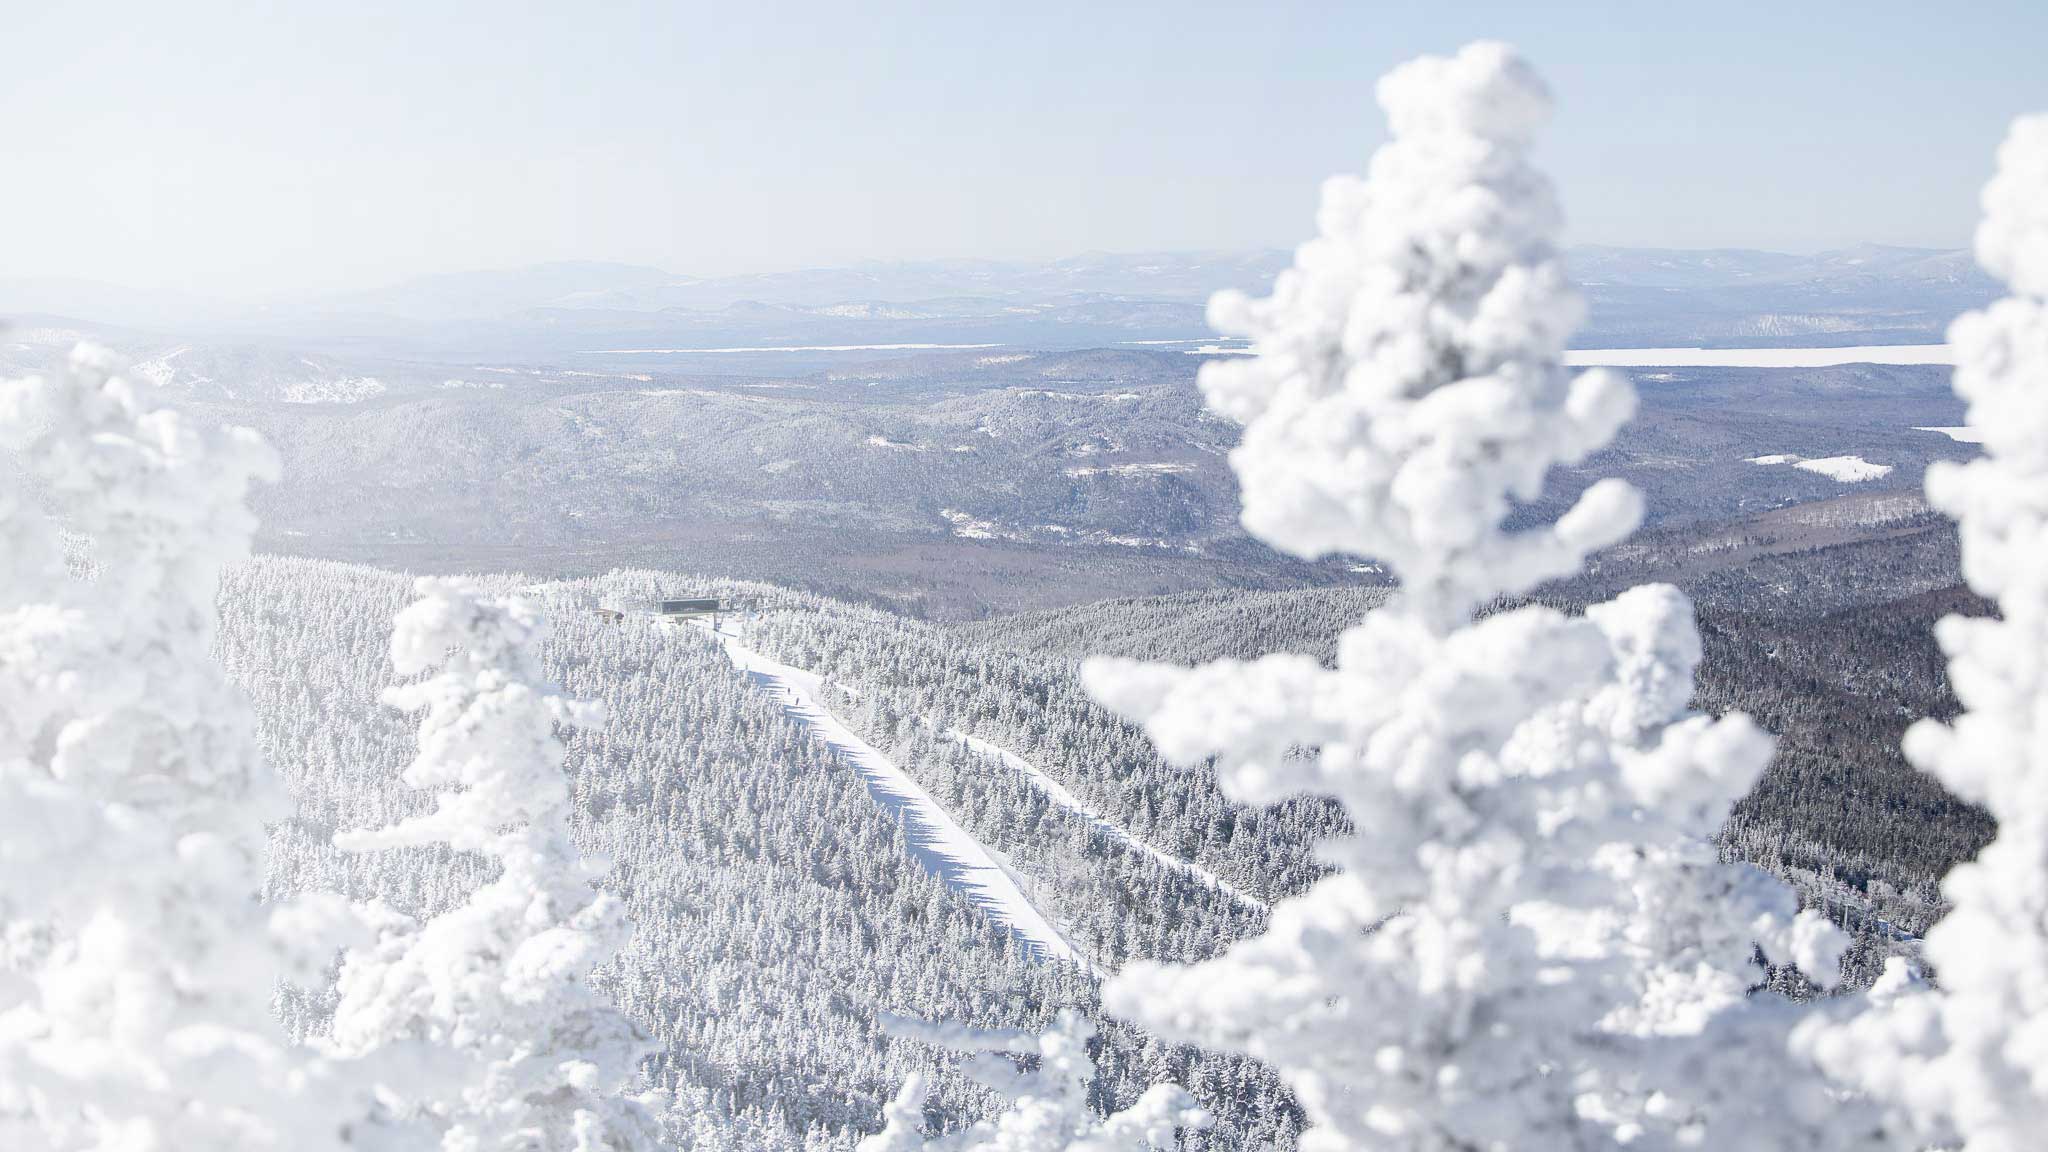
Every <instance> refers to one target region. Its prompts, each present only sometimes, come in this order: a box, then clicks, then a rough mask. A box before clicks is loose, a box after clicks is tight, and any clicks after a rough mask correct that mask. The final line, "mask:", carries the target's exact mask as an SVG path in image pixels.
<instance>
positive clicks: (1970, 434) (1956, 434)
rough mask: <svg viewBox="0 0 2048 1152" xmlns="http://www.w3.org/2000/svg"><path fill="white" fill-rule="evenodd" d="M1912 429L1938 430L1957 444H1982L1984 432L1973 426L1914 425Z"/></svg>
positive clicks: (1919, 430)
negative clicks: (1924, 426)
mask: <svg viewBox="0 0 2048 1152" xmlns="http://www.w3.org/2000/svg"><path fill="white" fill-rule="evenodd" d="M1913 431H1915V432H1939V433H1941V434H1942V435H1943V436H1946V437H1948V438H1949V439H1951V440H1953V441H1955V442H1956V443H1958V444H1982V443H1983V442H1984V434H1983V433H1982V432H1979V431H1977V430H1976V429H1975V428H1970V427H1959V428H1919V427H1916V428H1914V429H1913Z"/></svg>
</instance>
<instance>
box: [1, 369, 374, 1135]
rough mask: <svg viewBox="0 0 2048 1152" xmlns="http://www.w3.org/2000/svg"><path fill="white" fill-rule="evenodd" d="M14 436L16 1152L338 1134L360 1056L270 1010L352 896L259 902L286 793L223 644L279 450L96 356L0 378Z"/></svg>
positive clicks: (4, 652)
mask: <svg viewBox="0 0 2048 1152" xmlns="http://www.w3.org/2000/svg"><path fill="white" fill-rule="evenodd" d="M0 437H4V440H5V442H6V447H8V448H9V449H11V450H13V452H14V453H15V454H16V456H17V458H18V459H19V460H20V461H21V464H22V469H23V472H24V473H25V475H23V476H22V477H21V481H22V482H21V483H19V484H17V482H16V480H15V475H16V474H15V473H14V472H13V471H12V470H11V469H9V470H7V471H0V920H4V922H5V927H6V934H5V943H4V945H0V1148H7V1149H24V1150H26V1149H44V1148H50V1149H71V1148H94V1149H110V1150H111V1149H121V1150H130V1149H132V1150H135V1152H149V1150H156V1149H165V1150H168V1149H181V1150H182V1149H208V1150H220V1152H229V1150H235V1149H292V1150H293V1152H301V1150H305V1152H311V1150H315V1149H331V1148H341V1147H344V1146H346V1144H345V1140H344V1137H343V1135H342V1134H343V1132H344V1129H345V1124H346V1121H347V1120H348V1119H349V1117H350V1116H351V1115H352V1114H353V1113H356V1112H358V1111H360V1110H361V1108H362V1107H363V1106H364V1105H365V1104H366V1101H367V1096H366V1090H367V1086H366V1085H365V1084H364V1083H363V1082H362V1081H360V1080H358V1079H355V1078H353V1077H352V1076H351V1075H348V1074H347V1073H352V1072H355V1071H359V1070H358V1069H350V1068H338V1067H336V1066H335V1065H333V1064H332V1063H330V1062H327V1061H324V1060H322V1059H320V1058H319V1057H317V1056H316V1054H314V1053H312V1052H310V1051H306V1050H303V1049H296V1048H293V1047H291V1046H289V1045H287V1043H286V1041H285V1035H284V1033H283V1031H282V1030H281V1029H280V1028H279V1027H278V1024H277V1021H276V1018H275V1016H274V1014H273V1012H272V1010H271V996H272V991H273V987H274V983H275V981H276V980H277V979H278V978H279V977H281V976H284V975H286V974H288V973H294V972H295V973H297V974H299V975H307V974H311V973H316V972H318V970H319V969H320V968H321V967H322V966H324V964H325V963H326V962H327V959H328V956H329V955H330V954H331V952H332V947H333V945H332V938H331V937H330V936H329V935H328V934H327V933H326V932H325V931H324V930H323V925H326V924H329V923H331V922H332V920H333V919H334V914H335V912H336V911H337V909H336V908H335V907H334V903H333V902H322V901H318V900H313V901H305V902H300V903H298V904H286V905H273V906H271V907H268V908H266V907H265V906H263V905H262V904H260V903H258V902H257V899H256V897H257V894H258V891H259V890H260V888H261V885H262V877H263V869H262V852H263V840H264V831H263V824H264V821H265V820H267V819H275V818H278V817H280V816H282V815H285V813H284V812H283V811H282V798H283V794H282V791H281V790H280V789H279V788H278V786H277V781H276V779H275V777H274V775H273V774H272V772H271V771H270V769H269V766H268V765H266V764H264V763H263V760H262V757H261V755H260V754H259V753H258V751H257V748H256V743H255V739H254V721H253V718H252V716H251V714H250V709H249V706H248V704H247V702H246V701H245V700H244V699H243V698H242V697H241V695H240V693H239V692H237V691H236V690H235V689H234V688H233V687H232V686H230V684H229V683H228V680H227V677H226V675H225V674H224V673H223V672H222V670H221V668H220V666H219V665H218V664H217V663H216V662H215V661H214V660H213V659H212V656H211V654H210V648H211V646H212V642H213V635H214V628H215V623H216V620H217V614H216V610H215V607H214V598H215V594H216V592H217V590H218V588H219V581H220V569H221V566H222V565H223V564H224V563H226V562H229V561H232V560H236V559H239V558H241V557H243V556H245V555H246V554H247V552H248V547H249V536H250V533H251V532H252V531H253V529H254V528H255V518H254V517H252V516H251V515H250V514H249V512H248V510H247V508H246V506H245V504H244V497H245V494H246V492H247V490H248V488H249V486H250V485H251V483H253V482H255V481H256V480H259V479H262V478H264V477H267V476H269V475H270V474H271V473H272V472H273V471H274V469H275V462H274V458H273V457H272V455H271V453H270V451H269V450H268V449H267V448H265V447H264V446H263V444H262V443H261V442H260V441H258V440H257V439H256V438H255V436H254V435H253V434H251V433H248V432H246V431H240V430H225V431H216V432H211V433H209V432H204V431H201V430H199V429H197V428H194V427H192V426H191V425H190V424H188V423H186V422H185V421H183V420H181V419H179V417H178V416H177V415H176V414H175V413H171V412H151V411H145V410H144V409H143V408H142V407H141V405H140V404H138V402H137V400H136V395H135V392H134V390H133V389H131V388H130V387H129V385H128V384H127V382H125V381H124V380H122V379H121V378H120V377H119V376H117V375H115V374H114V373H113V371H112V369H111V367H110V362H109V360H108V359H107V357H105V356H104V355H102V354H100V353H97V352H94V351H92V350H90V349H83V348H82V349H80V350H79V351H78V352H77V353H76V354H74V356H73V358H72V362H71V365H70V367H69V370H68V372H67V373H65V374H64V375H61V376H58V377H56V378H52V379H30V380H17V381H7V382H0ZM46 510H47V511H46ZM66 534H68V535H66ZM81 542H85V544H86V546H87V547H89V549H90V552H89V556H86V557H82V558H81V557H79V556H77V555H75V554H74V555H72V556H70V557H69V558H68V559H69V564H68V565H67V555H66V551H67V545H68V546H70V547H71V548H72V550H73V551H74V552H75V550H76V548H77V546H78V545H79V544H80V543H81ZM71 567H83V568H86V569H88V570H89V574H90V575H91V577H92V579H91V580H90V581H87V580H83V579H80V578H78V575H77V574H74V572H73V571H71V570H70V568H71ZM292 945H298V946H299V947H298V948H294V947H292Z"/></svg>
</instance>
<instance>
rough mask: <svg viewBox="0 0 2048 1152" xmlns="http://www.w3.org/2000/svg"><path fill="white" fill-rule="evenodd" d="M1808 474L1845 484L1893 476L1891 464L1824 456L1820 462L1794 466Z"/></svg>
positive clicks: (1858, 458)
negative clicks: (1812, 473) (1814, 473)
mask: <svg viewBox="0 0 2048 1152" xmlns="http://www.w3.org/2000/svg"><path fill="white" fill-rule="evenodd" d="M1792 466H1793V467H1794V468H1802V469H1805V470H1806V471H1808V472H1818V473H1820V474H1821V475H1823V476H1826V477H1827V478H1828V479H1830V480H1840V481H1841V482H1843V483H1844V484H1856V483H1860V482H1862V481H1864V480H1875V479H1877V478H1878V477H1880V476H1888V475H1890V474H1891V470H1892V466H1891V465H1889V464H1872V463H1871V462H1870V461H1868V460H1865V459H1864V458H1863V457H1861V456H1823V457H1821V458H1820V459H1818V460H1801V461H1800V462H1798V463H1797V464H1794V465H1792Z"/></svg>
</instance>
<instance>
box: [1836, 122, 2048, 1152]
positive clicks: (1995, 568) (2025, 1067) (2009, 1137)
mask: <svg viewBox="0 0 2048 1152" xmlns="http://www.w3.org/2000/svg"><path fill="white" fill-rule="evenodd" d="M1977 259H1978V261H1979V263H1981V264H1982V265H1983V266H1984V267H1985V269H1986V270H1988V271H1990V272H1991V273H1993V274H1994V275H1998V276H2001V277H2003V278H2004V279H2005V280H2006V281H2007V282H2008V283H2009V284H2010V285H2011V288H2012V295H2011V296H2009V297H2007V298H2006V299H2003V300H2000V301H1998V302H1997V303H1995V304H1993V305H1992V306H1991V307H1990V308H1988V309H1986V310H1984V311H1982V312H1974V313H1970V314H1967V315H1965V316H1963V317H1962V318H1960V319H1958V320H1957V321H1956V322H1955V325H1954V326H1953V327H1952V328H1950V330H1949V342H1950V343H1951V344H1952V345H1954V347H1955V350H1956V370H1955V389H1956V392H1957V393H1958V394H1959V395H1961V396H1962V397H1963V398H1964V399H1965V400H1966V401H1968V402H1969V415H1968V423H1969V426H1970V427H1971V429H1973V430H1974V431H1975V432H1976V433H1977V434H1978V435H1979V436H1981V437H1982V443H1983V446H1984V456H1983V457H1982V458H1980V459H1978V460H1974V461H1972V462H1970V463H1968V464H1961V465H1958V464H1950V463H1938V464H1934V465H1930V466H1929V467H1928V470H1927V496H1928V500H1929V501H1930V502H1931V503H1932V504H1933V505H1934V506H1935V507H1937V508H1940V509H1941V510H1943V511H1945V512H1947V513H1949V514H1950V515H1952V516H1954V517H1955V518H1956V519H1957V521H1958V522H1959V523H1960V525H1961V532H1962V567H1963V577H1964V579H1965V580H1967V581H1968V583H1969V585H1970V587H1971V588H1972V589H1973V590H1975V591H1976V592H1977V593H1979V594H1980V595H1983V596H1986V597H1989V598H1991V599H1994V600H1996V601H1997V602H1998V607H1999V612H2000V618H1999V619H1965V618H1961V617H1949V618H1948V619H1945V620H1943V621H1942V622H1941V624H1940V625H1939V627H1938V629H1937V631H1936V636H1937V638H1938V639H1939V640H1940V641H1941V646H1942V649H1943V651H1944V652H1946V653H1947V654H1948V657H1949V677H1950V681H1951V683H1953V685H1954V687H1955V693H1956V697H1957V699H1958V700H1960V701H1961V702H1962V704H1963V706H1964V708H1965V711H1964V712H1963V713H1962V715H1961V716H1959V717H1958V718H1957V719H1956V720H1955V722H1954V723H1953V725H1943V724H1940V723H1938V722H1935V721H1932V720H1922V721H1920V722H1919V723H1917V724H1915V725H1914V726H1913V727H1912V728H1911V729H1909V730H1908V731H1907V733H1906V740H1905V752H1906V755H1907V758H1908V759H1910V760H1911V761H1912V762H1913V763H1914V764H1915V765H1917V766H1918V767H1919V768H1920V769H1921V770H1922V771H1925V772H1928V773H1931V774H1932V775H1934V776H1935V777H1936V778H1938V779H1939V780H1940V781H1941V782H1942V783H1943V784H1944V785H1946V786H1947V787H1948V788H1949V789H1950V790H1952V791H1954V792H1955V793H1956V794H1957V795H1958V796H1961V797H1963V798H1964V799H1966V800H1969V801H1971V802H1973V803H1976V804H1979V805H1982V806H1983V807H1984V809H1985V810H1986V811H1988V812H1989V813H1990V814H1991V815H1992V816H1993V817H1994V818H1995V819H1996V820H1997V821H1998V836H1997V838H1996V839H1995V840H1993V841H1992V842H1991V843H1990V844H1989V845H1987V846H1986V847H1985V848H1984V849H1983V851H1981V852H1980V853H1978V855H1977V858H1976V859H1975V860H1973V861H1971V862H1968V863H1964V864H1959V865H1957V866H1956V867H1955V869H1954V870H1953V871H1951V872H1950V873H1949V874H1948V877H1947V878H1946V879H1945V880H1944V881H1943V883H1942V892H1943V894H1944V895H1945V896H1946V897H1947V898H1948V900H1949V902H1950V905H1951V909H1950V911H1949V913H1948V915H1947V916H1945V917H1944V918H1943V919H1942V920H1941V921H1940V922H1939V923H1937V924H1936V925H1935V926H1934V927H1933V928H1932V929H1931V930H1930V931H1929V932H1928V934H1927V941H1926V947H1925V953H1924V954H1925V956H1926V957H1927V959H1928V960H1930V961H1932V963H1933V965H1934V969H1935V971H1936V973H1937V974H1938V975H1939V977H1940V981H1941V987H1940V988H1939V989H1931V988H1928V987H1927V986H1925V985H1924V984H1918V983H1916V982H1915V981H1913V980H1912V979H1911V978H1910V976H1909V973H1908V971H1907V970H1906V968H1905V966H1904V964H1903V962H1901V961H1898V960H1894V961H1893V962H1892V965H1891V967H1890V968H1888V970H1887V972H1886V975H1885V978H1884V979H1883V980H1881V981H1880V983H1879V986H1878V988H1877V989H1875V990H1873V995H1872V997H1871V1003H1870V1004H1869V1006H1868V1008H1867V1009H1866V1010H1864V1011H1862V1012H1861V1013H1859V1014H1857V1015H1854V1016H1851V1017H1848V1018H1846V1019H1843V1020H1840V1021H1837V1022H1831V1023H1826V1024H1823V1023H1821V1022H1815V1023H1814V1024H1813V1025H1811V1026H1809V1027H1808V1028H1807V1029H1805V1030H1804V1031H1803V1032H1802V1034H1801V1037H1800V1039H1801V1041H1802V1043H1803V1045H1804V1046H1805V1047H1806V1048H1807V1049H1808V1050H1809V1051H1810V1052H1811V1053H1812V1054H1813V1056H1814V1057H1815V1058H1816V1059H1817V1060H1819V1061H1820V1063H1821V1064H1822V1065H1823V1066H1825V1067H1826V1068H1828V1069H1829V1070H1830V1071H1832V1072H1834V1073H1836V1074H1837V1075H1839V1076H1841V1077H1842V1078H1843V1079H1844V1080H1846V1081H1848V1082H1850V1083H1852V1084H1855V1085H1857V1086H1858V1087H1860V1088H1862V1089H1865V1090H1867V1091H1868V1092H1870V1093H1871V1094H1872V1095H1873V1096H1874V1097H1876V1098H1877V1100H1879V1101H1881V1102H1882V1103H1883V1104H1885V1105H1886V1106H1888V1107H1891V1108H1892V1109H1894V1110H1895V1111H1896V1112H1897V1113H1898V1114H1899V1115H1900V1116H1901V1117H1902V1118H1903V1119H1904V1121H1905V1122H1906V1123H1907V1124H1908V1125H1910V1127H1911V1128H1912V1129H1914V1130H1915V1132H1916V1133H1917V1135H1918V1136H1919V1138H1921V1139H1922V1140H1943V1141H1958V1142H1960V1145H1961V1147H1963V1148H1964V1149H1967V1150H1968V1152H2010V1150H2013V1149H2022V1148H2033V1147H2038V1146H2039V1145H2040V1143H2041V1138H2042V1137H2041V1134H2042V1132H2043V1131H2048V1000H2044V995H2048V918H2044V909H2048V790H2044V789H2043V787H2042V782H2043V778H2044V774H2048V740H2044V737H2048V663H2044V660H2048V564H2044V562H2048V519H2044V516H2043V510H2044V507H2048V115H2036V116H2030V117H2025V118H2022V119H2020V120H2018V121H2017V122H2015V123H2014V124H2013V126H2012V131H2011V133H2010V135H2008V136H2007V137H2006V140H2005V143H2004V146H2003V147H2001V148H2000V149H1999V153H1998V173H1997V175H1996V176H1995V177H1994V178H1993V179H1992V181H1991V183H1990V184H1989V185H1988V186H1987V187H1986V188H1985V190H1984V221H1983V223H1982V225H1981V226H1980V227H1979V228H1978V231H1977Z"/></svg>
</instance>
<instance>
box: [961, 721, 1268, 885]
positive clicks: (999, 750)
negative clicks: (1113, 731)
mask: <svg viewBox="0 0 2048 1152" xmlns="http://www.w3.org/2000/svg"><path fill="white" fill-rule="evenodd" d="M925 725H926V727H930V726H931V725H930V722H929V721H926V722H925ZM940 736H941V738H942V739H945V740H948V741H951V742H952V743H955V744H959V745H962V746H964V747H965V748H967V750H968V751H970V752H973V753H975V754H976V755H980V756H990V757H994V758H995V759H996V760H998V761H1000V762H1001V763H1002V764H1003V766H1004V767H1006V768H1010V769H1012V770H1013V771H1016V772H1018V773H1020V774H1022V775H1023V777H1024V779H1025V780H1026V781H1027V782H1028V783H1030V784H1031V786H1032V787H1034V788H1036V789H1038V790H1039V791H1040V792H1043V793H1044V794H1045V797H1046V799H1048V800H1050V801H1052V802H1053V803H1055V804H1057V805H1059V806H1060V807H1062V808H1065V809H1066V810H1068V811H1069V812H1072V813H1074V814H1075V815H1077V816H1080V817H1081V818H1082V819H1084V820H1086V821H1088V822H1089V824H1091V825H1093V826H1094V828H1095V830H1096V831H1098V832H1101V833H1102V834H1103V835H1105V836H1108V837H1109V838H1110V839H1112V840H1115V841H1117V842H1118V843H1120V844H1124V845H1127V846H1129V847H1131V848H1133V849H1135V850H1137V851H1139V852H1141V853H1143V854H1145V855H1147V856H1150V857H1151V858H1152V859H1154V860H1156V861H1158V862H1159V863H1161V864H1164V865H1166V866H1167V867H1168V868H1171V869H1173V870H1175V871H1177V872H1185V873H1187V874H1188V875H1190V876H1193V877H1194V878H1195V879H1197V880H1200V881H1201V882H1202V883H1204V884H1207V885H1208V886H1209V887H1211V888H1214V889H1217V890H1218V891H1220V892H1222V893H1224V894H1225V895H1227V896H1229V897H1230V898H1232V899H1233V900H1236V901H1237V902H1239V903H1241V904H1246V905H1249V906H1251V907H1253V908H1257V909H1258V910H1260V911H1261V912H1263V911H1265V910H1266V902H1265V901H1264V900H1261V899H1259V898H1258V897H1256V896H1253V895H1252V894H1250V893H1249V892H1245V891H1243V890H1241V889H1238V888H1234V887H1232V886H1231V884H1230V882H1229V881H1227V880H1225V879H1224V878H1223V877H1221V876H1218V875H1216V874H1215V873H1214V872H1211V871H1209V870H1208V869H1207V868H1204V867H1202V866H1201V865H1200V864H1196V863H1194V862H1193V861H1191V860H1183V859H1181V858H1180V857H1178V856H1175V855H1173V854H1172V853H1170V852H1167V851H1165V850H1163V849H1160V848H1155V847H1153V846H1152V845H1150V844H1147V843H1146V842H1145V841H1143V840H1140V839H1139V838H1138V837H1136V836H1135V835H1132V834H1131V832H1130V830H1129V829H1127V828H1125V827H1124V826H1123V825H1121V824H1117V823H1115V822H1113V821H1110V820H1108V819H1106V818H1104V817H1103V816H1102V815H1101V814H1100V813H1098V812H1096V811H1095V810H1094V809H1093V808H1090V807H1088V806H1087V805H1086V804H1083V803H1082V802H1081V798H1080V797H1079V796H1076V795H1074V794H1073V793H1072V792H1070V791H1068V790H1067V786H1066V785H1064V784H1062V783H1060V782H1059V781H1057V780H1055V779H1053V778H1052V777H1051V776H1048V775H1046V774H1045V772H1044V771H1043V770H1042V769H1040V768H1039V767H1038V766H1037V765H1036V764H1033V763H1031V762H1030V761H1029V760H1026V759H1024V758H1023V757H1022V756H1019V755H1017V754H1016V753H1015V752H1012V751H1010V750H1009V749H1007V748H1004V747H1002V746H1001V745H998V744H994V743H991V742H989V741H987V740H983V739H982V738H980V737H979V736H970V735H968V734H967V733H965V732H962V731H960V730H959V729H958V728H948V729H946V731H944V732H942V733H940Z"/></svg>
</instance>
